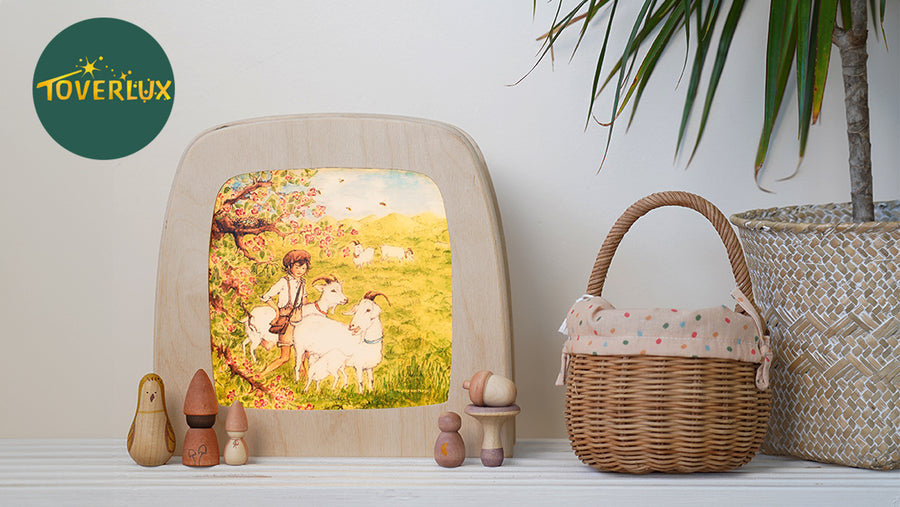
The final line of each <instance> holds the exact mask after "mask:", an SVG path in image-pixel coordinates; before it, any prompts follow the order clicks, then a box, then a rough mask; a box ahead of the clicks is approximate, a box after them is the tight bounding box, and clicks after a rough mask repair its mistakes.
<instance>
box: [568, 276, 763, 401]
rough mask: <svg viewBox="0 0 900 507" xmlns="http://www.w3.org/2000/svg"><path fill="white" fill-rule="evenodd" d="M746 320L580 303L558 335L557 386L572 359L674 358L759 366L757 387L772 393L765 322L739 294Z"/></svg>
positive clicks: (730, 314)
mask: <svg viewBox="0 0 900 507" xmlns="http://www.w3.org/2000/svg"><path fill="white" fill-rule="evenodd" d="M732 296H733V297H734V298H735V300H736V301H737V302H738V305H740V306H741V307H742V308H744V310H745V311H747V313H748V314H742V313H738V312H735V311H733V310H731V309H729V308H726V307H725V306H722V307H713V308H703V309H699V310H680V309H671V308H639V309H631V308H616V307H614V306H613V305H612V304H611V303H609V302H608V301H606V300H605V299H603V298H602V297H599V296H583V297H581V298H579V299H578V300H577V301H576V302H575V304H574V305H573V306H572V309H571V310H570V311H569V314H568V315H567V316H566V321H565V324H564V328H561V329H560V332H563V334H566V335H567V336H568V340H566V342H565V344H564V345H563V355H562V368H561V371H560V376H559V378H558V379H557V385H563V384H564V383H565V372H566V370H567V366H568V356H569V355H570V354H593V355H605V356H635V355H642V354H646V355H651V356H663V357H666V356H669V357H671V356H675V357H698V358H717V359H734V360H736V361H745V362H751V363H761V365H762V367H761V368H760V369H759V371H758V373H757V379H756V384H757V387H758V388H760V389H765V388H766V387H768V382H769V380H768V369H769V365H770V364H771V358H772V355H771V352H770V350H769V343H768V337H767V336H765V335H764V334H763V333H761V330H762V329H763V327H762V321H761V320H760V317H759V315H758V314H757V313H756V311H755V310H754V309H753V307H752V305H750V304H748V303H747V302H746V298H744V297H743V294H741V293H740V291H739V290H738V289H735V292H734V293H733V294H732Z"/></svg>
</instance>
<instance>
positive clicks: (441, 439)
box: [434, 412, 466, 468]
mask: <svg viewBox="0 0 900 507" xmlns="http://www.w3.org/2000/svg"><path fill="white" fill-rule="evenodd" d="M461 427H462V418H461V417H459V414H457V413H456V412H444V413H443V414H441V416H440V417H439V418H438V429H440V430H441V434H440V435H438V437H437V440H436V441H435V442H434V461H436V462H437V464H438V465H440V466H442V467H444V468H454V467H458V466H459V465H462V464H463V461H465V460H466V443H465V442H464V441H463V438H462V436H461V435H460V434H459V429H460V428H461Z"/></svg>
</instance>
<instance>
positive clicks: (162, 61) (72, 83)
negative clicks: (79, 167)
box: [32, 18, 175, 160]
mask: <svg viewBox="0 0 900 507" xmlns="http://www.w3.org/2000/svg"><path fill="white" fill-rule="evenodd" d="M33 86H34V88H33V89H32V92H33V96H34V108H35V110H36V111H37V115H38V117H39V118H40V120H41V123H42V124H43V125H44V129H46V130H47V133H48V134H50V137H52V138H53V139H54V140H55V141H56V142H57V143H59V144H60V145H61V146H62V147H64V148H65V149H67V150H69V151H71V152H72V153H75V154H76V155H80V156H82V157H87V158H92V159H97V160H110V159H115V158H121V157H125V156H128V155H131V154H132V153H135V152H136V151H138V150H140V149H141V148H143V147H144V146H147V144H149V143H150V141H152V140H153V139H154V138H155V137H156V135H157V134H159V132H160V131H161V130H162V128H163V126H164V125H165V124H166V120H168V119H169V113H170V112H171V111H172V103H173V102H174V100H175V77H174V75H173V74H172V66H171V65H169V59H168V58H167V57H166V53H165V52H164V51H163V49H162V47H160V45H159V44H158V43H157V42H156V41H155V40H154V39H153V37H151V36H150V34H148V33H147V32H145V31H144V30H142V29H141V28H140V27H138V26H136V25H133V24H131V23H128V22H127V21H122V20H120V19H114V18H94V19H88V20H85V21H81V22H79V23H75V24H74V25H72V26H70V27H68V28H66V29H65V30H63V31H62V32H60V33H59V35H57V36H56V37H54V38H53V40H52V41H50V43H49V44H47V47H46V48H44V52H43V53H42V54H41V57H40V59H39V60H38V62H37V66H36V67H35V69H34V84H33Z"/></svg>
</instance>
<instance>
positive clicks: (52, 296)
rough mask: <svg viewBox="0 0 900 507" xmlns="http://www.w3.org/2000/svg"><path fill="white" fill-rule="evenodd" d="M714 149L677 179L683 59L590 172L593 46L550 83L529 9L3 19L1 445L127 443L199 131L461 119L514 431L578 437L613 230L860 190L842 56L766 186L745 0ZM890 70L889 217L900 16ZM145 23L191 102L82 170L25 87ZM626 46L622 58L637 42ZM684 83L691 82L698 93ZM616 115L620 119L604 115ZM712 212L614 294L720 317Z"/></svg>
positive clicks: (266, 7)
mask: <svg viewBox="0 0 900 507" xmlns="http://www.w3.org/2000/svg"><path fill="white" fill-rule="evenodd" d="M748 4H750V5H748V6H747V12H746V13H745V16H746V17H747V19H746V20H744V21H745V22H744V24H743V25H742V27H741V29H740V30H739V32H738V34H737V37H736V40H735V42H734V47H733V49H732V53H731V56H730V59H729V65H728V68H727V69H726V73H725V75H724V78H723V81H722V83H721V89H720V92H719V96H718V99H717V106H716V107H715V109H714V111H713V114H712V116H711V119H710V127H709V131H708V133H707V135H706V139H705V143H704V146H703V147H702V148H701V150H700V152H699V153H698V154H697V156H696V158H695V160H694V162H693V164H692V165H691V167H690V168H689V169H687V170H685V169H684V161H685V158H684V157H681V158H679V159H678V161H677V162H676V163H674V164H673V153H674V146H675V139H676V134H677V121H678V119H679V118H680V114H681V104H682V98H681V97H682V96H683V93H684V89H685V86H681V87H680V88H678V89H676V81H677V76H678V74H679V73H680V68H681V65H682V62H683V53H682V51H681V48H680V47H678V48H676V49H675V50H674V51H671V52H670V54H669V55H668V57H667V59H666V60H665V61H664V62H663V63H662V64H661V67H660V68H659V69H658V74H659V76H658V77H657V79H658V81H657V83H656V86H655V87H652V89H650V90H648V92H647V94H646V96H645V98H644V99H643V103H642V106H641V111H639V115H638V118H637V121H636V123H635V124H634V126H633V127H632V128H631V129H630V131H629V132H628V133H627V135H626V134H625V129H624V128H620V129H618V130H617V131H616V134H615V136H614V146H613V148H612V150H611V151H610V153H609V157H608V159H607V161H606V165H605V167H604V169H603V171H602V172H601V173H600V174H596V169H597V167H598V164H599V161H600V157H601V155H602V152H603V144H604V141H605V130H604V129H603V128H601V127H599V126H597V125H592V126H591V127H590V128H588V129H587V131H585V130H584V123H585V118H586V107H587V103H588V96H589V93H590V88H589V80H590V78H591V75H592V72H593V68H592V67H593V65H594V59H595V54H596V51H597V50H598V49H599V46H600V40H599V39H600V37H599V35H598V34H597V33H596V32H595V33H594V35H593V36H592V37H590V38H589V39H588V40H586V41H585V42H584V43H583V44H582V47H581V49H580V50H579V53H578V54H577V55H576V56H575V58H574V60H573V61H572V62H571V63H570V62H569V53H568V52H566V51H564V50H563V49H564V48H566V47H571V46H572V44H573V43H574V40H573V39H571V38H570V39H569V40H567V41H564V42H563V43H562V44H561V45H560V48H559V49H560V50H559V51H558V52H557V61H556V64H555V69H551V65H550V62H549V61H546V62H543V63H542V64H541V65H539V66H538V67H537V69H536V70H535V71H534V72H532V73H531V75H530V76H529V77H528V78H527V79H525V80H524V81H523V82H521V83H520V84H518V85H517V86H512V87H511V86H509V85H510V84H511V83H514V82H516V81H517V80H518V79H519V78H520V77H522V76H523V75H524V74H525V73H526V72H527V71H528V70H529V69H530V68H531V66H532V65H533V64H534V62H535V55H536V53H537V51H538V48H539V44H538V43H537V42H536V41H535V37H536V36H538V35H539V34H541V33H542V32H543V31H545V30H546V28H547V27H548V25H549V22H550V19H551V18H552V16H553V13H554V11H555V6H554V5H553V4H552V3H550V4H547V3H544V2H538V3H537V5H538V7H537V12H536V15H535V16H534V18H532V12H531V5H530V2H521V1H502V2H501V1H496V2H483V1H466V0H463V1H456V2H422V1H413V0H410V1H393V0H392V1H387V0H386V1H381V2H334V1H332V2H310V1H277V2H275V1H273V2H249V1H245V2H242V1H236V0H235V1H231V2H223V1H203V2H201V1H174V0H160V1H155V2H114V1H112V0H106V1H103V0H80V1H78V2H69V1H63V0H57V1H40V2H38V1H30V0H3V1H0V62H2V67H3V72H2V73H0V92H2V93H0V156H2V158H0V168H2V171H3V176H4V177H3V181H4V183H5V188H6V191H5V192H4V193H3V196H2V199H0V206H2V208H0V209H2V215H0V216H2V220H3V224H4V225H3V237H4V242H3V244H4V246H3V248H2V253H0V259H2V269H3V276H2V279H3V281H4V284H5V288H4V290H3V292H2V296H0V297H2V301H0V320H2V322H3V328H2V329H3V331H2V332H0V333H2V334H0V340H2V345H3V347H2V352H0V406H2V407H3V412H4V417H2V418H0V437H47V436H52V437H118V436H124V434H125V432H126V431H127V428H128V425H129V424H130V421H131V417H132V416H133V413H134V412H133V411H134V403H135V400H134V389H135V386H136V384H137V381H138V380H139V379H140V377H141V376H142V375H143V374H144V373H146V372H148V371H150V370H151V369H152V367H153V351H152V350H153V311H154V308H153V305H154V294H155V285H156V264H157V253H158V247H159V239H160V234H161V227H162V222H163V216H164V213H165V207H166V201H167V198H168V192H169V186H170V184H171V182H172V178H173V175H174V173H175V170H176V167H177V165H178V162H179V159H180V157H181V155H182V153H183V151H184V149H185V148H186V147H187V146H188V144H189V143H190V142H191V140H192V139H193V138H194V137H195V136H196V135H197V134H199V133H200V132H202V131H203V130H205V129H207V128H209V127H212V126H215V125H217V124H221V123H224V122H228V121H232V120H237V119H243V118H252V117H259V116H268V115H281V114H294V113H318V112H360V113H382V114H395V115H406V116H416V117H423V118H429V119H433V120H438V121H443V122H447V123H451V124H453V125H456V126H458V127H460V128H461V129H463V130H465V131H466V132H468V133H469V134H470V135H471V136H472V137H473V138H474V139H475V141H476V142H477V143H478V145H479V146H480V148H481V150H482V152H483V153H484V156H485V159H486V160H487V164H488V167H489V169H490V171H491V175H492V178H493V182H494V186H495V189H496V192H497V197H498V201H499V207H500V213H501V216H502V220H503V227H504V231H505V235H506V243H507V248H508V252H509V259H508V261H509V268H510V278H511V280H512V294H513V299H512V302H513V318H514V332H515V337H514V341H515V363H516V376H517V383H518V386H519V393H520V397H519V403H520V405H521V406H522V407H523V408H524V412H523V414H522V415H521V416H520V418H519V419H518V428H519V435H520V437H525V438H528V437H531V438H533V437H562V436H564V434H565V429H564V423H563V414H562V412H563V395H564V391H563V389H561V388H557V387H554V386H553V381H554V379H555V376H556V369H557V368H558V366H559V349H560V346H561V344H562V337H561V336H560V335H558V334H557V333H556V328H557V327H558V325H559V323H560V321H561V320H562V318H563V316H564V314H565V312H566V310H567V309H568V307H569V305H570V304H571V302H572V300H574V299H575V298H576V297H577V296H579V295H581V294H582V292H583V291H584V288H585V284H586V282H587V276H588V273H589V272H590V269H591V265H592V263H593V259H594V256H595V255H596V251H597V249H598V248H599V246H600V243H601V242H602V239H603V237H604V235H605V233H606V231H607V230H608V229H609V227H610V225H611V224H612V222H613V221H614V220H615V218H616V217H617V216H618V214H619V213H620V212H621V211H622V210H624V209H625V208H626V207H627V206H628V205H629V204H631V203H632V202H633V201H634V200H636V199H638V198H640V197H641V196H643V195H646V194H649V193H651V192H655V191H660V190H667V189H680V190H688V191H692V192H696V193H699V194H701V195H703V196H705V197H707V198H708V199H710V200H712V201H713V202H714V203H716V204H717V205H719V206H720V207H721V209H722V210H723V211H724V212H725V213H726V214H731V213H734V212H738V211H741V210H745V209H751V208H760V207H770V206H777V205H787V204H798V203H819V202H830V201H846V200H847V199H848V195H849V190H848V187H849V184H848V182H847V178H846V176H845V173H846V171H845V160H846V158H847V148H846V137H845V134H844V131H843V121H844V120H843V110H842V97H841V92H842V90H841V83H840V80H839V79H835V78H839V72H840V68H839V66H838V62H837V61H835V62H833V66H832V68H831V74H832V75H831V77H832V80H831V81H830V85H829V86H830V88H829V90H828V92H827V93H826V104H825V110H824V112H823V115H822V117H823V118H822V125H821V126H818V127H814V128H813V131H812V135H811V141H810V146H809V150H808V151H809V153H808V154H807V157H806V160H805V162H804V164H803V165H802V167H801V168H800V172H799V173H798V174H797V176H796V177H794V178H793V179H790V180H787V181H778V179H779V178H781V177H783V176H786V175H788V174H790V173H791V172H792V171H793V170H794V168H795V166H796V144H795V140H794V139H795V137H796V136H795V133H794V125H795V123H796V119H795V118H796V113H795V112H794V109H795V103H791V104H788V106H787V107H789V108H791V110H790V112H789V114H788V115H787V116H786V119H785V120H784V121H783V122H782V125H781V126H780V128H779V130H778V134H779V137H778V139H777V141H776V142H775V143H774V146H773V150H772V153H771V156H770V162H769V165H768V170H767V172H766V173H765V175H764V177H763V178H762V185H763V186H764V187H766V188H768V189H770V190H772V193H765V192H762V191H760V190H759V189H757V187H756V185H755V184H754V180H753V176H752V166H753V159H754V155H755V150H756V141H757V139H758V136H759V122H760V118H761V112H760V107H759V104H760V103H761V99H762V91H761V84H760V83H761V79H762V73H763V70H762V69H763V67H762V58H763V56H762V55H763V49H764V44H765V37H764V35H763V34H764V26H765V20H766V16H767V12H766V11H767V7H766V6H765V5H762V3H758V2H748ZM893 7H895V6H892V8H889V10H890V11H891V12H890V13H889V19H888V21H887V24H886V29H887V32H888V37H889V40H888V43H889V45H890V48H891V52H890V53H888V52H886V51H885V49H884V44H883V43H881V42H880V41H875V40H874V38H872V40H871V41H870V48H871V56H870V62H871V70H870V80H871V84H872V89H871V98H870V100H871V105H872V111H873V114H874V116H873V118H872V126H873V132H872V141H873V145H874V150H873V157H874V164H875V169H874V173H875V181H876V185H877V187H876V191H875V196H876V198H877V199H893V198H897V197H898V194H900V192H898V191H900V174H898V170H897V167H898V159H900V153H898V140H900V139H898V134H897V132H898V131H900V130H898V123H900V104H898V98H897V89H898V85H900V71H898V57H897V55H898V51H900V42H898V32H900V23H898V15H900V13H898V9H896V8H893ZM101 16H109V17H117V18H121V19H124V20H126V21H130V22H132V23H135V24H137V25H139V26H141V27H142V28H144V29H145V30H146V31H148V32H149V33H150V34H152V35H153V36H154V37H155V38H156V40H157V41H158V42H159V43H160V44H161V45H162V46H163V48H164V49H165V51H166V53H167V54H168V56H169V59H170V61H171V63H172V67H173V70H174V72H175V79H176V84H177V92H176V98H175V103H174V108H173V110H172V115H171V117H170V119H169V122H168V124H167V125H166V127H165V128H164V129H163V131H162V133H161V134H160V135H159V136H158V137H157V138H156V139H155V140H154V141H153V142H152V143H151V144H150V145H149V146H147V147H146V148H144V149H143V150H142V151H140V152H138V153H136V154H134V155H131V156H129V157H126V158H123V159H119V160H114V161H94V160H88V159H84V158H80V157H78V156H75V155H72V154H70V153H69V152H67V151H65V150H64V149H63V148H61V147H60V146H58V145H57V144H56V143H55V142H54V141H53V140H52V139H51V138H50V137H49V136H48V135H47V134H46V133H45V131H44V130H43V128H42V126H41V124H40V122H39V121H38V119H37V116H36V114H35V112H34V106H33V105H32V99H31V91H30V87H31V80H32V76H33V72H34V66H35V64H36V62H37V59H38V57H39V56H40V54H41V51H42V50H43V48H44V46H45V45H46V44H47V43H48V42H49V41H50V39H51V38H52V37H53V36H55V35H56V34H57V33H58V32H59V31H61V30H62V29H64V28H66V27H67V26H69V25H71V24H73V23H76V22H78V21H81V20H84V19H88V18H92V17H101ZM623 36H624V29H623V30H622V31H620V32H619V33H618V34H617V35H616V38H617V40H616V41H613V43H619V44H621V41H622V37H623ZM682 84H684V83H682ZM603 110H605V109H603ZM716 241H717V240H716V238H715V234H714V233H713V232H712V230H711V229H709V228H708V227H707V226H705V225H704V224H703V222H702V221H701V219H700V218H699V216H697V217H695V216H693V215H692V214H691V213H690V212H687V211H682V210H672V211H670V212H667V213H666V214H662V213H660V214H658V215H657V214H654V215H651V217H648V218H647V219H645V220H643V221H641V222H639V223H638V225H637V226H636V227H635V229H634V230H633V232H632V233H630V234H629V236H628V237H627V238H626V241H625V243H624V244H623V246H622V249H621V250H620V255H618V256H617V258H616V261H615V262H614V263H613V266H612V270H611V275H610V279H609V283H608V284H607V290H606V292H605V295H607V297H608V298H610V299H612V300H613V301H614V302H616V303H618V304H619V305H620V306H624V305H642V306H646V305H654V304H659V305H679V306H692V305H701V306H706V305H711V304H717V303H719V302H723V303H724V302H726V300H727V294H728V292H729V290H730V288H731V282H730V279H729V277H730V271H729V268H728V265H727V261H726V259H725V256H724V253H723V251H722V250H721V248H720V247H719V246H717V244H716Z"/></svg>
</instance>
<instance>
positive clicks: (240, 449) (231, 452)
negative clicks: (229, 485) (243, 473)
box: [224, 400, 249, 465]
mask: <svg viewBox="0 0 900 507" xmlns="http://www.w3.org/2000/svg"><path fill="white" fill-rule="evenodd" d="M225 432H226V433H228V442H226V443H225V452H224V454H225V463H227V464H229V465H243V464H245V463H247V458H248V456H249V453H248V451H247V442H244V435H246V434H247V412H246V411H245V410H244V405H243V404H241V402H240V400H234V403H232V404H231V408H229V409H228V415H227V416H225Z"/></svg>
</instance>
